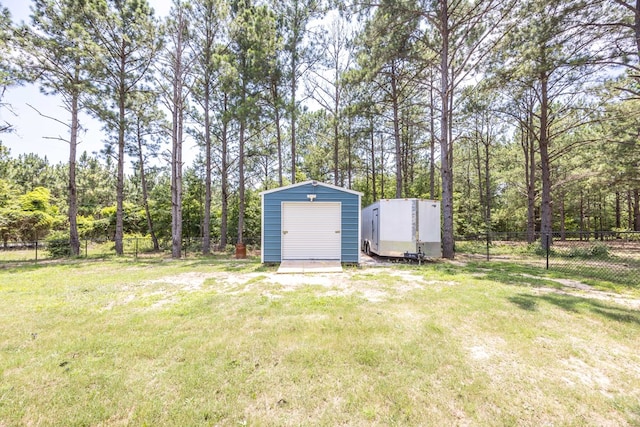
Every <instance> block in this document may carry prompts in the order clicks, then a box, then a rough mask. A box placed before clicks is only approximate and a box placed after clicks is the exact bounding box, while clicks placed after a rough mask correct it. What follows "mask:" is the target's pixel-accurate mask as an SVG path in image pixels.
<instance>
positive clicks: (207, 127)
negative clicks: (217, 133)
mask: <svg viewBox="0 0 640 427" xmlns="http://www.w3.org/2000/svg"><path fill="white" fill-rule="evenodd" d="M207 80H208V79H207ZM209 85H210V82H208V81H207V82H206V85H205V91H204V146H205V157H206V159H205V172H204V173H205V175H206V176H205V177H204V183H205V184H204V186H205V189H204V218H203V219H202V253H203V254H204V255H209V254H210V253H211V191H212V189H211V173H212V171H211V114H210V112H209V107H210V103H211V99H210V98H211V93H210V91H209Z"/></svg>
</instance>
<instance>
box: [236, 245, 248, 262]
mask: <svg viewBox="0 0 640 427" xmlns="http://www.w3.org/2000/svg"><path fill="white" fill-rule="evenodd" d="M246 257H247V245H245V244H244V243H236V259H245V258H246Z"/></svg>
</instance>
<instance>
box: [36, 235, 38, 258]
mask: <svg viewBox="0 0 640 427" xmlns="http://www.w3.org/2000/svg"><path fill="white" fill-rule="evenodd" d="M36 262H38V240H37V239H36Z"/></svg>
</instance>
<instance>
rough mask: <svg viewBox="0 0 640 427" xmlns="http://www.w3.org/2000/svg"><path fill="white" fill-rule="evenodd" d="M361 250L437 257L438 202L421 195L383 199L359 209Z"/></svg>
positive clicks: (407, 256) (439, 249)
mask: <svg viewBox="0 0 640 427" xmlns="http://www.w3.org/2000/svg"><path fill="white" fill-rule="evenodd" d="M361 224H362V225H361V226H362V230H361V231H362V232H361V236H362V242H361V249H362V250H363V251H364V252H365V253H373V254H376V255H380V256H386V257H401V258H417V259H422V258H439V257H441V256H442V249H441V240H440V235H441V234H440V202H439V201H436V200H422V199H383V200H379V201H377V202H375V203H373V204H371V205H369V206H367V207H366V208H364V209H362V222H361Z"/></svg>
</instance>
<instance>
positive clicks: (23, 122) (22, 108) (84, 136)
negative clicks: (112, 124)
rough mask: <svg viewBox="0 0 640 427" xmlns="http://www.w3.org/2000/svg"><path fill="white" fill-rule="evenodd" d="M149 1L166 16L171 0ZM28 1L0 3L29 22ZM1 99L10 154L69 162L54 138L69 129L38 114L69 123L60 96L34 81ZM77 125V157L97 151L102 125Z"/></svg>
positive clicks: (84, 119)
mask: <svg viewBox="0 0 640 427" xmlns="http://www.w3.org/2000/svg"><path fill="white" fill-rule="evenodd" d="M149 3H150V5H151V7H153V9H154V10H155V12H156V15H157V16H165V15H167V14H168V13H169V9H170V7H171V0H149ZM31 4H32V2H31V1H29V0H0V5H2V6H4V7H6V8H8V9H9V11H10V12H11V17H12V19H13V21H14V22H17V23H22V22H25V23H28V22H30V18H29V16H30V14H31V11H30V8H31ZM3 102H4V103H7V104H8V105H9V106H10V108H9V109H8V108H2V109H0V122H4V121H7V122H9V123H10V124H12V125H13V128H14V132H13V133H10V134H2V135H0V141H2V144H3V145H4V146H6V147H8V148H9V149H10V150H11V157H17V156H18V155H20V154H27V153H36V154H38V155H39V156H41V157H45V156H46V157H47V159H48V160H49V162H50V163H51V164H57V163H60V162H63V163H67V162H68V161H69V145H68V144H67V143H66V142H64V141H61V140H59V139H55V138H61V139H64V140H68V139H69V129H68V128H67V127H65V126H64V125H63V124H61V123H58V122H56V121H55V120H52V119H48V118H45V117H43V116H41V115H40V113H42V114H43V115H46V116H49V117H53V118H55V119H56V120H59V121H61V122H63V123H68V122H69V121H70V114H69V113H68V112H67V111H65V110H64V109H63V108H62V107H61V101H60V99H59V98H57V97H56V96H47V95H44V94H42V93H40V90H39V88H38V86H37V85H35V84H26V85H23V86H19V87H12V88H9V89H7V91H6V92H5V94H4V98H3ZM29 105H31V106H32V107H33V108H31V107H30V106H29ZM36 110H37V111H36ZM38 111H39V112H40V113H38ZM80 124H81V126H82V127H83V128H84V131H82V132H81V135H80V143H79V145H78V156H79V155H80V153H82V152H83V151H86V152H88V153H89V154H92V153H97V152H99V151H100V150H101V149H102V148H103V147H104V140H105V134H104V132H103V131H102V124H101V123H100V122H99V121H98V120H96V119H93V118H92V117H90V116H89V115H87V114H83V115H82V116H81V117H80ZM185 151H186V152H185V153H184V155H183V158H184V159H185V161H186V162H190V161H191V160H192V159H194V158H195V156H196V153H195V151H196V150H195V149H194V148H193V147H192V146H191V145H189V144H188V143H187V144H185Z"/></svg>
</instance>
